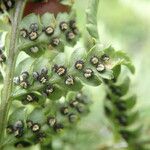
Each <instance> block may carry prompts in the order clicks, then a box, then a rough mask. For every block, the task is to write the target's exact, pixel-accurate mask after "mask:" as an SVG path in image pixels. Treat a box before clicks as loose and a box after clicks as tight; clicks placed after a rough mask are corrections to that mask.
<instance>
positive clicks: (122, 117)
mask: <svg viewBox="0 0 150 150" xmlns="http://www.w3.org/2000/svg"><path fill="white" fill-rule="evenodd" d="M116 68H117V69H119V70H120V68H121V67H120V66H119V67H118V66H117V67H116ZM119 72H120V71H119ZM118 75H119V74H118ZM118 75H117V76H118ZM118 81H119V80H118V77H117V78H114V79H113V80H110V81H108V80H105V83H106V85H107V87H108V93H107V95H106V101H105V113H106V115H107V116H108V117H109V118H110V119H111V121H112V122H113V125H114V126H115V127H116V131H118V133H119V134H120V135H121V136H122V137H123V138H124V139H125V141H127V143H128V144H129V147H130V146H133V147H134V148H135V147H136V145H137V142H138V138H139V136H138V134H139V131H140V129H139V128H138V127H136V128H135V127H134V129H133V128H132V127H133V126H134V125H135V122H136V120H137V117H138V112H137V111H136V110H134V109H133V107H134V106H135V104H136V96H135V95H131V96H129V95H128V90H129V85H130V80H129V78H128V77H126V78H125V79H124V80H123V81H122V82H121V83H119V84H118ZM139 146H140V145H139ZM140 149H141V150H142V148H140Z"/></svg>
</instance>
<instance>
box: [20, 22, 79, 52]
mask: <svg viewBox="0 0 150 150" xmlns="http://www.w3.org/2000/svg"><path fill="white" fill-rule="evenodd" d="M58 26H59V30H60V35H61V32H62V33H64V34H65V37H66V40H67V41H68V42H71V41H73V40H74V39H75V38H76V36H77V35H78V29H77V26H76V22H75V21H74V20H70V21H69V22H65V21H64V22H60V24H58ZM55 28H57V25H56V26H55V27H54V26H52V25H50V26H47V27H43V29H42V31H41V32H40V31H39V25H38V24H37V23H32V24H31V25H30V28H29V30H27V29H25V28H23V29H21V30H20V35H21V37H23V38H25V39H29V40H31V41H35V40H37V39H38V38H39V36H40V35H42V33H45V35H47V36H49V37H51V39H50V41H49V43H48V45H49V46H52V47H57V46H59V45H60V44H61V39H60V37H57V36H55ZM56 32H58V31H56ZM32 49H33V48H32ZM34 49H35V48H34ZM37 49H38V48H37V47H36V50H37ZM33 51H34V50H33Z"/></svg>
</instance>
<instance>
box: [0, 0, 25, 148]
mask: <svg viewBox="0 0 150 150" xmlns="http://www.w3.org/2000/svg"><path fill="white" fill-rule="evenodd" d="M25 4H26V0H18V1H16V7H15V10H14V16H13V20H12V31H11V36H10V46H9V51H8V57H7V65H6V66H7V67H6V76H5V79H4V87H3V90H2V95H1V107H0V145H1V147H0V150H2V149H3V141H4V137H5V128H6V126H7V117H8V113H9V109H10V105H11V98H10V95H11V92H12V86H13V77H14V70H15V64H16V59H17V56H18V50H17V48H16V47H17V44H18V39H19V23H20V21H21V18H22V15H23V10H24V6H25Z"/></svg>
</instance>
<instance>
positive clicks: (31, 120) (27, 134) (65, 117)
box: [7, 93, 91, 148]
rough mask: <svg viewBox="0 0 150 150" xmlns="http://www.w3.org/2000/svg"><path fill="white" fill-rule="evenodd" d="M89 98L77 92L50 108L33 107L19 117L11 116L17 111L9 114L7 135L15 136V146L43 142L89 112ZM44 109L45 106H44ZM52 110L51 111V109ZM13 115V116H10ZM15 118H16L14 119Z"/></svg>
mask: <svg viewBox="0 0 150 150" xmlns="http://www.w3.org/2000/svg"><path fill="white" fill-rule="evenodd" d="M90 103H91V102H90V100H89V99H88V98H87V96H85V95H83V94H82V93H78V94H77V95H76V96H75V97H74V98H73V99H70V100H69V101H65V102H63V103H62V102H58V101H57V102H55V104H53V106H52V107H53V108H51V110H49V109H48V110H49V111H47V112H45V113H43V112H44V110H43V108H35V109H34V110H33V111H32V112H31V113H30V114H28V115H27V117H25V119H23V118H24V116H22V115H20V114H21V109H19V111H18V112H17V113H20V114H19V115H20V118H17V117H18V116H19V115H18V116H17V117H15V120H14V121H12V120H13V119H12V118H13V117H14V116H15V115H17V113H16V112H15V113H12V114H11V115H10V121H9V122H8V126H7V133H8V135H13V136H15V137H16V140H14V141H15V142H14V146H15V147H18V148H20V147H27V146H30V145H32V144H35V143H39V142H44V140H45V139H47V138H50V137H52V136H53V135H55V134H56V133H60V132H61V131H62V130H65V129H69V128H71V127H74V126H73V124H74V125H75V124H76V123H77V121H78V120H79V119H80V118H81V117H82V116H83V115H86V114H87V113H88V112H89V104H90ZM45 109H46V108H45ZM52 110H53V111H52ZM12 116H13V117H12ZM16 118H17V120H16Z"/></svg>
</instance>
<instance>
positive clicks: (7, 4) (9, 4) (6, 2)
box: [0, 0, 15, 13]
mask: <svg viewBox="0 0 150 150" xmlns="http://www.w3.org/2000/svg"><path fill="white" fill-rule="evenodd" d="M14 5H15V1H14V0H2V2H0V12H2V13H3V9H6V10H7V11H8V10H10V9H11V8H13V7H14ZM3 6H4V7H3Z"/></svg>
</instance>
